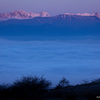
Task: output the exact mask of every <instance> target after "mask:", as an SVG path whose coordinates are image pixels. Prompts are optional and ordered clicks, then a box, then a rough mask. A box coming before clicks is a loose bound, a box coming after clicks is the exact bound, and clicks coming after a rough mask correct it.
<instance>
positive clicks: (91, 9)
mask: <svg viewBox="0 0 100 100" xmlns="http://www.w3.org/2000/svg"><path fill="white" fill-rule="evenodd" d="M19 9H21V10H25V11H27V12H29V11H33V12H35V13H36V12H41V11H46V12H48V13H50V14H51V15H57V14H60V13H67V12H69V13H85V12H88V13H95V12H98V13H100V0H59V1H58V0H0V13H2V12H10V11H14V10H19Z"/></svg>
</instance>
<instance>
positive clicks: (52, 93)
mask: <svg viewBox="0 0 100 100" xmlns="http://www.w3.org/2000/svg"><path fill="white" fill-rule="evenodd" d="M66 82H67V84H68V81H67V80H66V79H65V78H63V79H62V80H61V81H60V83H61V84H63V83H66ZM50 85H51V82H50V81H48V80H46V79H45V78H42V77H40V78H39V77H31V76H28V77H23V78H21V79H20V80H17V81H15V82H14V83H13V84H11V85H0V100H98V99H100V79H98V80H94V81H92V82H90V83H84V84H80V85H75V86H71V85H68V86H67V85H63V86H64V87H59V88H51V89H50V88H49V86H50Z"/></svg>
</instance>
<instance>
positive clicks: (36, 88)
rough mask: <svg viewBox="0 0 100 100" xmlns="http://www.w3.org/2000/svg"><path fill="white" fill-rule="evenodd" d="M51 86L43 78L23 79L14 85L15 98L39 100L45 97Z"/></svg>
mask: <svg viewBox="0 0 100 100" xmlns="http://www.w3.org/2000/svg"><path fill="white" fill-rule="evenodd" d="M50 85H51V82H50V81H47V80H46V79H45V78H43V77H40V78H39V77H31V76H28V77H23V78H21V79H20V80H17V81H16V82H14V84H13V87H12V88H13V91H14V92H13V97H14V98H16V99H17V100H33V99H34V100H37V99H40V98H41V99H42V98H43V97H44V96H45V94H44V93H45V92H46V91H47V89H48V88H49V86H50Z"/></svg>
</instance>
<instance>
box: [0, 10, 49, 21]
mask: <svg viewBox="0 0 100 100" xmlns="http://www.w3.org/2000/svg"><path fill="white" fill-rule="evenodd" d="M49 16H50V15H49V14H48V13H47V12H40V13H33V12H28V13H27V12H25V11H23V10H16V11H13V12H10V13H0V19H12V18H13V19H30V18H34V17H49Z"/></svg>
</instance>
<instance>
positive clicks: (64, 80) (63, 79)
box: [56, 77, 69, 88]
mask: <svg viewBox="0 0 100 100" xmlns="http://www.w3.org/2000/svg"><path fill="white" fill-rule="evenodd" d="M68 85H69V81H68V80H66V78H64V77H62V79H61V80H60V81H59V83H58V85H57V86H56V88H64V87H66V86H68Z"/></svg>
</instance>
